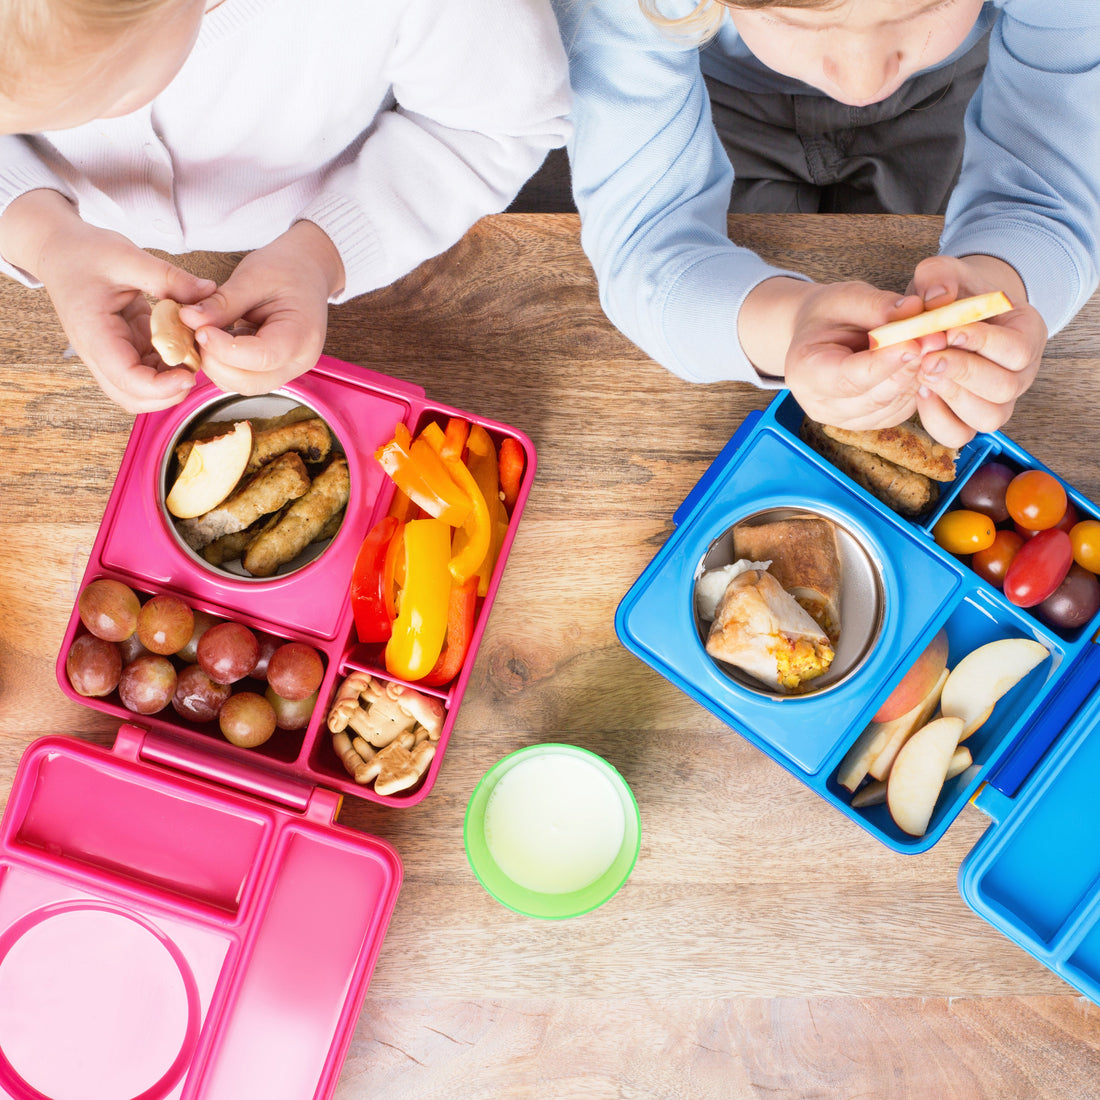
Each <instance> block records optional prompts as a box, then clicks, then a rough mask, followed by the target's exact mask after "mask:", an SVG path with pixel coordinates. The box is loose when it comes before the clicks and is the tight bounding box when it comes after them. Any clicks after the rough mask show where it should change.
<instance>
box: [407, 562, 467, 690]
mask: <svg viewBox="0 0 1100 1100" xmlns="http://www.w3.org/2000/svg"><path fill="white" fill-rule="evenodd" d="M477 581H478V579H477V577H470V578H469V579H468V580H466V581H464V582H463V583H462V584H452V585H451V598H450V602H449V603H448V605H447V637H446V640H445V641H444V642H443V652H442V653H440V655H439V660H438V661H436V663H435V667H434V668H432V670H431V672H429V673H428V674H427V676H425V677H423V678H422V679H421V681H420V682H421V683H422V684H427V685H428V686H429V687H439V686H441V685H442V684H449V683H450V682H451V681H452V680H453V679H454V678H455V677H456V676H457V675H458V674H459V672H460V671H461V670H462V662H463V661H465V660H466V654H467V653H468V652H469V651H470V639H471V638H472V637H473V633H474V621H475V620H476V618H477Z"/></svg>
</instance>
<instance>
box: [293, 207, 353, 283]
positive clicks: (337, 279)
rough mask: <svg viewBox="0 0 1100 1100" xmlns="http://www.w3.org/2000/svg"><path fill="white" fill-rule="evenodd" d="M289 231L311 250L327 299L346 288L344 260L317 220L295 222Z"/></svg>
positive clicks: (300, 243) (303, 245)
mask: <svg viewBox="0 0 1100 1100" xmlns="http://www.w3.org/2000/svg"><path fill="white" fill-rule="evenodd" d="M289 232H290V233H291V234H292V235H293V236H295V237H297V238H298V243H299V245H301V246H302V247H305V248H307V249H308V250H309V253H310V255H311V256H312V257H313V259H314V261H315V262H316V264H317V267H318V269H319V270H320V272H321V275H322V278H323V279H324V280H325V285H326V294H325V297H326V299H329V298H334V297H336V295H337V294H339V293H340V292H341V291H342V290H343V289H344V281H345V279H344V260H343V257H342V256H341V255H340V251H339V249H338V248H337V247H336V245H334V244H333V243H332V238H331V237H330V236H329V235H328V234H327V233H326V232H325V231H324V230H323V229H322V228H321V227H320V226H319V225H317V224H316V223H315V222H311V221H306V220H304V219H303V220H302V221H298V222H295V223H294V224H293V225H292V226H291V227H290V230H289Z"/></svg>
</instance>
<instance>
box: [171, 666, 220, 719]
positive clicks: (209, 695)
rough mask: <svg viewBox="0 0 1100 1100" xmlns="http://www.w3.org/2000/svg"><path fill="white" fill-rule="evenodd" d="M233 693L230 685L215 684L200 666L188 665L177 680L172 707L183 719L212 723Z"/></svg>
mask: <svg viewBox="0 0 1100 1100" xmlns="http://www.w3.org/2000/svg"><path fill="white" fill-rule="evenodd" d="M232 693H233V689H232V687H230V686H229V684H218V683H215V682H214V681H213V680H211V679H210V677H209V676H207V675H206V673H205V672H203V670H202V669H201V668H200V667H199V666H198V665H187V667H186V668H184V669H183V670H182V671H181V672H180V674H179V676H178V677H177V678H176V690H175V693H174V694H173V695H172V706H173V707H174V708H175V711H176V713H177V714H178V715H179V716H180V717H181V718H190V719H191V721H192V722H212V721H213V720H214V719H215V718H217V717H218V713H219V712H220V711H221V709H222V704H224V703H225V701H226V699H228V698H229V696H230V695H231V694H232Z"/></svg>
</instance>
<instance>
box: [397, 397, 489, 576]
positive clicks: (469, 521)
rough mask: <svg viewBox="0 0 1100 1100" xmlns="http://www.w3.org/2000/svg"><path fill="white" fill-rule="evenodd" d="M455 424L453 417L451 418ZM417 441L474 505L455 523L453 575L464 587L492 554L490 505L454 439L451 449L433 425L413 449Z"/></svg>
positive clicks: (440, 432)
mask: <svg viewBox="0 0 1100 1100" xmlns="http://www.w3.org/2000/svg"><path fill="white" fill-rule="evenodd" d="M453 422H454V418H452V423H453ZM448 427H449V425H448ZM418 442H424V443H425V444H426V445H428V446H430V447H433V448H435V449H436V451H437V453H438V454H439V459H440V461H441V462H442V463H443V466H444V469H446V471H447V473H448V474H450V475H451V477H452V478H453V479H454V481H455V483H456V484H457V485H458V486H459V488H460V489H461V490H462V491H463V492H464V493H465V494H466V496H467V497H468V498H469V500H470V502H471V505H472V507H471V509H470V514H469V516H468V517H467V518H466V520H465V522H463V523H461V524H455V527H456V528H458V530H456V531H455V537H454V554H453V556H452V557H451V576H452V577H454V579H455V582H456V583H458V584H462V583H463V582H464V581H466V580H467V579H468V578H470V577H472V576H474V575H475V574H476V573H477V572H478V570H479V569H480V568H481V566H482V563H483V562H484V561H485V555H486V554H488V553H489V545H490V543H491V542H492V537H493V527H492V518H491V516H490V513H489V505H488V504H487V503H486V500H485V496H484V494H483V493H482V491H481V489H480V488H479V487H478V484H477V481H475V480H474V476H473V474H471V473H470V470H469V467H468V466H467V465H466V464H465V463H464V462H463V461H462V459H461V457H460V453H461V452H460V453H459V454H456V453H455V447H454V445H453V438H452V440H451V441H450V443H451V444H452V445H450V446H448V442H449V441H448V439H447V436H446V434H445V433H444V431H443V429H442V428H441V427H440V426H439V425H438V424H436V423H434V422H433V423H431V424H428V425H426V426H425V428H424V430H423V431H422V432H421V433H420V436H419V437H418V438H417V439H416V440H415V441H414V446H415V444H416V443H418Z"/></svg>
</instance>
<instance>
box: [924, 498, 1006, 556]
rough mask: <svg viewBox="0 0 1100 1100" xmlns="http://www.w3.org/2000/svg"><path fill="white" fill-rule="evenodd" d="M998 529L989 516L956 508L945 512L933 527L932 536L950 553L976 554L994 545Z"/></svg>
mask: <svg viewBox="0 0 1100 1100" xmlns="http://www.w3.org/2000/svg"><path fill="white" fill-rule="evenodd" d="M996 534H997V529H996V528H995V527H994V526H993V521H992V520H991V519H990V518H989V516H983V515H982V513H981V512H972V511H971V510H970V509H969V508H956V509H954V510H953V511H951V512H944V514H943V515H942V516H940V518H939V519H938V520H937V521H936V526H935V527H933V528H932V537H933V538H934V539H935V540H936V542H937V544H938V545H939V546H941V547H942V548H943V549H944V550H946V551H947V552H948V553H949V554H974V553H977V552H978V551H979V550H986V549H988V548H989V547H990V546H992V545H993V539H994V538H995V537H996Z"/></svg>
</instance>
